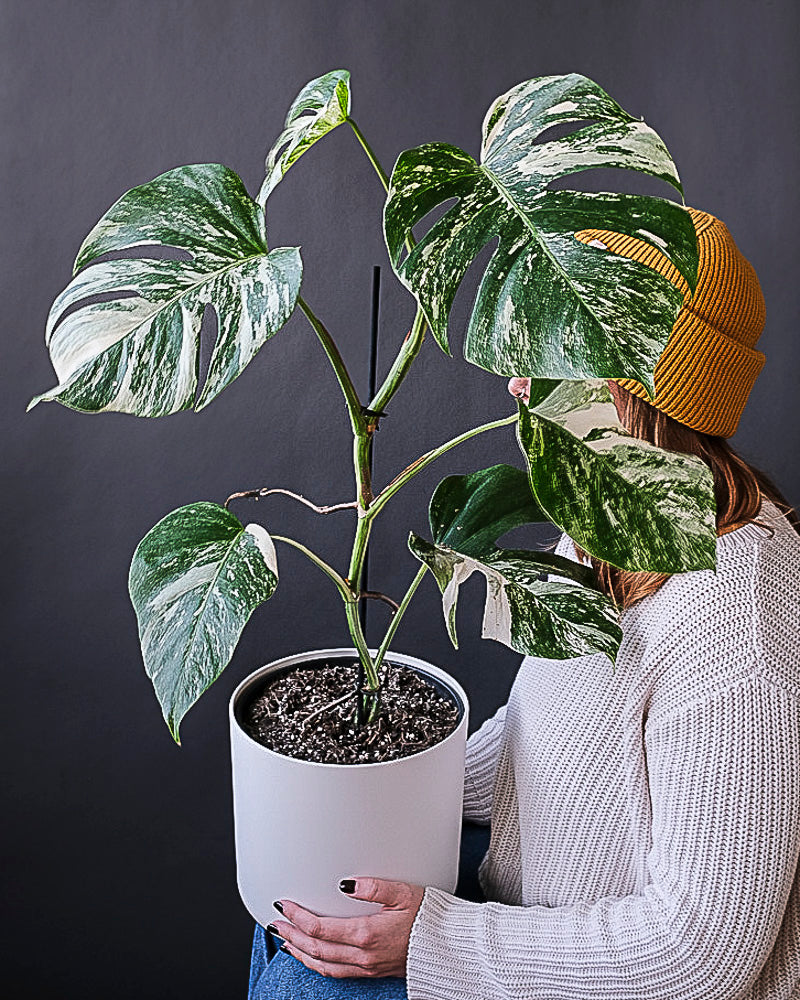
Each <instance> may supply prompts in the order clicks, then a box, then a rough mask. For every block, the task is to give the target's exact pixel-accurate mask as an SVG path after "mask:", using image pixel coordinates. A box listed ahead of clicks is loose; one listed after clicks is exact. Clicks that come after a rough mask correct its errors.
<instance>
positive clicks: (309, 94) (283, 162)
mask: <svg viewBox="0 0 800 1000" xmlns="http://www.w3.org/2000/svg"><path fill="white" fill-rule="evenodd" d="M349 114H350V74H349V73H348V71H347V70H346V69H335V70H332V71H331V72H330V73H326V74H325V75H324V76H320V77H317V79H316V80H311V81H310V82H309V83H307V84H306V85H305V87H303V89H302V90H301V91H300V93H299V94H298V95H297V97H296V98H295V99H294V101H293V103H292V106H291V107H290V108H289V111H288V113H287V115H286V122H285V128H284V130H283V132H281V134H280V135H279V136H278V138H277V139H276V140H275V143H274V144H273V146H272V149H270V151H269V153H268V154H267V175H266V177H265V178H264V183H263V184H262V185H261V190H260V191H259V193H258V203H259V205H261V206H262V207H265V206H266V204H267V198H269V196H270V194H271V193H272V191H273V190H274V189H275V187H276V185H277V184H278V182H279V181H280V180H281V178H282V177H283V175H284V174H285V173H286V171H287V170H288V169H289V167H291V165H292V164H293V163H296V162H297V160H299V159H300V157H301V156H302V155H303V153H305V151H306V150H307V149H309V148H310V147H311V146H313V145H314V143H315V142H316V141H317V140H318V139H321V138H322V137H323V136H324V135H327V134H328V132H330V131H331V130H332V129H335V128H336V127H337V126H338V125H341V124H342V123H343V122H344V121H346V120H347V116H348V115H349Z"/></svg>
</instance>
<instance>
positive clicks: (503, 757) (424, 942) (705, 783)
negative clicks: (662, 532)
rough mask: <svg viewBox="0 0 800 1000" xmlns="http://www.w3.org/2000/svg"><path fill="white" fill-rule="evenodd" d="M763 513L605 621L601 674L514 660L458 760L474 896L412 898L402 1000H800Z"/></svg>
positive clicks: (793, 754)
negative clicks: (484, 844)
mask: <svg viewBox="0 0 800 1000" xmlns="http://www.w3.org/2000/svg"><path fill="white" fill-rule="evenodd" d="M760 520H761V521H762V522H764V523H768V524H769V525H771V528H772V534H770V531H768V530H765V529H764V528H760V527H756V526H753V525H748V526H746V527H743V528H739V529H737V530H736V531H733V532H730V533H728V534H726V535H723V536H721V537H720V538H719V539H718V542H717V571H716V574H715V573H714V572H712V571H711V570H703V571H699V572H693V573H683V574H679V575H676V576H673V577H671V578H670V579H669V580H668V581H667V583H666V584H664V585H663V586H662V587H661V588H660V590H658V591H657V592H656V593H655V594H652V595H651V596H649V597H647V598H645V599H644V600H643V601H641V602H639V603H638V604H636V605H634V606H633V607H632V608H630V609H628V610H627V611H625V612H624V613H623V616H622V625H623V634H624V638H623V642H622V646H621V649H620V652H619V655H618V658H617V663H616V669H612V666H611V663H610V661H609V660H608V659H607V658H606V657H605V656H603V655H594V656H582V657H577V658H574V659H570V660H548V659H538V658H532V657H526V658H525V659H524V660H523V662H522V665H521V667H520V671H519V674H518V676H517V678H516V680H515V683H514V686H513V689H512V691H511V695H510V697H509V700H508V704H507V705H505V706H503V708H501V709H500V711H499V712H498V713H497V714H496V715H495V716H494V717H493V718H491V719H489V720H488V722H486V723H485V724H484V725H483V726H482V728H481V729H480V730H479V731H478V732H477V733H475V734H473V736H472V737H471V738H470V740H469V742H468V748H467V770H466V780H465V794H464V815H465V816H466V817H467V818H470V819H473V820H478V821H480V822H489V821H490V820H491V825H492V832H491V846H490V849H489V852H488V853H487V855H486V857H485V858H484V861H483V864H482V865H481V870H480V875H481V883H482V885H483V887H484V890H485V892H486V894H487V898H488V899H489V900H491V902H488V903H470V902H466V901H464V900H460V899H456V898H455V897H454V896H452V895H450V894H448V893H446V892H442V891H441V890H439V889H433V888H428V889H426V891H425V896H424V899H423V902H422V906H421V908H420V911H419V914H418V915H417V919H416V920H415V922H414V926H413V928H412V933H411V940H410V944H409V953H408V964H407V982H408V995H409V998H410V1000H456V998H458V1000H461V998H469V1000H478V998H480V1000H489V998H492V1000H495V998H506V997H507V998H512V997H513V998H514V1000H522V998H537V1000H538V998H548V1000H586V998H596V1000H604V998H608V1000H634V998H635V1000H744V998H747V1000H756V998H758V1000H762V998H769V1000H784V998H789V997H800V874H798V854H799V853H800V537H799V536H798V535H797V534H796V533H795V532H794V531H793V529H792V528H791V526H790V525H789V524H788V522H787V521H786V519H785V518H783V517H782V516H781V515H780V513H779V511H778V510H777V508H776V507H774V506H773V505H772V504H769V503H765V504H764V507H763V509H762V512H761V515H760ZM556 551H557V552H558V553H559V554H560V555H568V556H570V557H571V558H573V559H574V558H575V551H574V549H573V547H572V543H571V541H570V539H569V538H567V537H566V536H562V538H561V541H560V543H559V546H558V549H557V550H556Z"/></svg>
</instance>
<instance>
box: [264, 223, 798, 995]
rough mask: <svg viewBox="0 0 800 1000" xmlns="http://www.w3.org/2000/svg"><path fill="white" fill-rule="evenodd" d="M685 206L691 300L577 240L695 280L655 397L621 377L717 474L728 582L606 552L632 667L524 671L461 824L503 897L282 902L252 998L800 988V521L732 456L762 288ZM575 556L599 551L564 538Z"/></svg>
mask: <svg viewBox="0 0 800 1000" xmlns="http://www.w3.org/2000/svg"><path fill="white" fill-rule="evenodd" d="M690 211H691V214H692V218H693V220H694V223H695V229H696V231H697V236H698V244H699V250H700V268H699V280H698V287H697V290H696V292H695V295H694V296H693V297H692V298H691V302H690V301H689V296H688V290H687V289H686V287H685V284H684V283H683V280H682V279H681V278H680V276H679V275H678V274H677V272H675V270H674V268H673V267H672V265H671V264H670V263H669V261H667V260H666V258H664V257H663V256H662V255H661V254H659V253H658V251H655V250H653V249H652V248H649V247H647V246H645V245H644V244H642V243H640V242H638V241H636V240H633V239H631V238H629V237H624V236H620V235H619V234H614V233H609V232H605V231H587V232H584V233H580V234H578V238H579V239H581V240H583V241H584V242H591V243H592V244H593V245H596V246H597V245H599V246H601V247H603V248H607V249H609V250H611V251H612V252H615V253H618V254H622V255H623V256H628V257H632V258H634V259H637V260H640V261H643V262H644V263H646V264H649V265H650V266H652V267H655V268H657V269H658V270H660V271H661V272H662V273H663V274H665V275H666V276H667V277H668V278H670V280H671V281H673V283H674V284H676V285H677V286H678V287H680V288H682V290H683V291H684V294H685V302H684V307H683V309H682V310H681V313H680V315H679V317H678V320H677V322H676V324H675V327H674V328H673V331H672V333H671V335H670V338H669V342H668V344H667V347H666V349H665V350H664V352H663V354H662V356H661V358H660V359H659V363H658V365H657V367H656V370H655V384H656V397H655V399H654V401H653V404H650V403H648V402H646V401H645V399H644V396H645V391H644V389H643V388H642V387H641V386H640V385H639V384H638V383H636V382H631V381H630V380H619V381H618V382H617V381H614V382H610V383H609V384H610V386H611V388H612V394H613V396H614V399H615V402H616V405H617V410H618V413H619V416H620V420H621V421H622V423H623V424H625V425H626V426H627V427H628V429H629V430H630V431H631V432H632V433H633V434H634V435H636V436H638V437H641V438H643V439H645V440H648V441H651V442H653V443H655V444H657V445H660V446H662V447H666V448H669V449H672V450H677V451H685V452H691V453H693V454H696V455H699V456H700V457H701V458H703V459H704V460H705V461H706V462H707V464H708V465H709V466H710V467H711V469H712V470H713V473H714V481H715V492H716V498H717V533H718V540H717V569H716V572H712V571H710V570H705V571H700V572H693V573H683V574H677V575H674V576H665V575H657V574H651V573H627V572H623V571H621V570H618V569H616V568H614V567H611V566H608V565H607V564H602V563H599V562H597V561H596V560H591V561H592V562H593V563H594V565H595V566H596V568H597V569H598V572H599V577H600V580H601V584H602V586H603V588H604V589H605V590H606V592H607V593H609V594H610V595H612V596H613V597H614V598H615V599H616V600H617V602H618V604H619V605H620V606H621V608H622V625H623V636H624V637H623V642H622V646H621V648H620V651H619V655H618V658H617V662H616V667H615V669H614V670H613V671H612V670H611V668H610V665H609V661H608V659H607V658H606V657H604V656H603V655H600V654H598V655H593V656H582V657H576V658H574V659H571V660H568V661H563V660H562V661H556V660H545V659H538V658H532V657H526V658H525V660H524V661H523V663H522V665H521V667H520V671H519V674H518V676H517V678H516V680H515V682H514V686H513V689H512V692H511V695H510V698H509V701H508V704H507V705H505V706H503V708H501V709H500V711H499V712H498V713H497V714H496V715H495V716H494V717H493V718H492V719H490V720H488V721H487V722H486V723H485V724H484V725H483V726H482V727H481V729H480V730H479V731H478V732H477V733H475V734H474V735H473V736H472V737H471V738H470V740H469V743H468V750H467V770H466V777H465V794H464V814H465V816H466V817H467V818H469V819H473V820H477V821H478V822H483V823H489V822H491V844H490V848H489V851H488V853H487V854H486V857H485V858H484V860H483V862H482V864H481V869H480V875H481V884H482V886H483V888H484V891H485V893H486V897H487V900H489V901H488V902H483V903H475V902H468V901H466V900H460V899H457V898H455V897H454V896H452V895H450V894H448V893H446V892H442V891H441V890H438V889H434V888H427V889H423V887H421V886H414V885H407V884H405V883H395V882H386V881H382V880H378V879H372V878H354V879H352V880H347V882H346V883H343V884H342V887H341V888H342V890H343V891H345V892H349V893H351V894H352V895H353V896H355V897H357V898H359V899H372V900H377V901H378V902H382V903H383V904H384V907H383V909H382V910H381V911H380V912H378V913H376V914H374V915H371V916H369V917H366V918H351V919H341V918H339V919H321V918H317V917H314V916H313V915H312V914H309V913H308V912H307V911H305V910H303V909H302V908H301V907H299V906H297V905H296V904H294V903H293V902H291V901H289V900H283V901H278V905H279V910H280V912H281V914H282V918H281V917H278V915H277V914H276V920H275V922H274V924H273V925H271V926H270V931H271V932H274V934H275V935H276V936H279V937H280V938H283V939H284V940H285V945H284V949H285V950H284V952H283V953H282V954H280V953H279V954H278V956H277V957H276V958H275V959H274V960H273V962H272V963H270V965H269V966H266V965H265V955H264V942H263V932H261V935H262V936H261V937H259V933H258V932H257V935H256V944H255V947H254V957H253V967H252V973H253V975H252V977H251V997H252V998H253V1000H255V998H256V997H259V998H260V997H262V996H263V997H270V998H273V1000H279V998H281V997H284V996H285V997H289V996H294V997H302V996H308V997H371V998H379V997H386V998H398V997H405V996H406V995H407V996H408V997H409V998H411V1000H450V998H453V1000H455V998H481V1000H484V998H485V1000H489V998H512V997H513V998H520V997H526V998H527V997H531V998H532V997H548V998H559V1000H573V998H574V1000H579V998H593V1000H598V998H609V1000H611V998H613V1000H627V998H631V1000H633V998H634V997H635V998H647V1000H701V998H702V1000H737V998H748V1000H756V998H758V1000H762V998H769V1000H783V998H787V1000H788V998H789V997H792V996H797V995H798V990H800V875H798V855H799V854H800V538H798V531H799V530H800V528H798V519H797V516H796V515H795V514H794V512H793V511H792V510H791V508H790V507H789V505H788V504H787V503H786V501H785V500H784V499H783V497H782V496H781V495H780V494H779V493H778V491H777V489H776V488H775V487H774V486H773V484H772V483H771V482H770V481H769V480H768V479H767V478H766V477H765V476H763V475H762V474H761V473H759V472H757V471H756V470H754V469H751V468H750V467H749V466H747V465H746V463H744V462H743V461H742V460H741V459H739V458H738V457H737V456H736V455H735V453H734V452H733V451H732V449H731V448H730V446H729V445H728V444H727V443H726V441H725V438H726V437H729V436H730V435H731V434H733V432H734V431H735V429H736V425H737V423H738V420H739V416H740V414H741V411H742V408H743V406H744V403H745V401H746V399H747V395H748V393H749V391H750V389H751V387H752V384H753V382H754V380H755V378H756V376H757V374H758V372H759V371H760V369H761V367H762V365H763V362H764V357H763V355H762V354H760V353H759V352H758V351H756V350H755V349H754V345H755V342H756V340H757V338H758V336H759V335H760V333H761V330H762V328H763V324H764V306H763V299H762V297H761V292H760V288H759V286H758V281H757V279H756V277H755V274H754V272H753V270H752V268H751V267H750V265H749V264H748V263H747V261H746V260H745V259H744V257H742V255H741V254H740V253H739V251H738V250H737V248H736V246H735V244H734V242H733V240H732V239H731V237H730V234H729V233H728V230H727V229H726V227H725V226H724V224H723V223H721V222H719V220H717V219H714V218H713V217H712V216H709V215H707V214H705V213H702V212H697V211H695V210H690ZM527 384H528V383H527V380H525V379H512V380H511V382H510V384H509V389H510V390H511V391H512V392H513V393H514V394H515V395H523V396H524V395H525V392H526V389H527ZM556 551H557V552H558V553H559V554H560V555H565V556H569V557H570V558H576V557H577V558H579V559H580V558H588V557H586V556H585V554H584V553H582V552H580V551H579V550H576V549H575V547H574V546H573V544H572V542H571V540H570V539H569V538H568V537H567V536H562V537H561V540H560V542H559V545H558V548H557V550H556ZM326 977H332V978H326ZM375 977H391V978H375ZM401 977H405V979H404V978H401Z"/></svg>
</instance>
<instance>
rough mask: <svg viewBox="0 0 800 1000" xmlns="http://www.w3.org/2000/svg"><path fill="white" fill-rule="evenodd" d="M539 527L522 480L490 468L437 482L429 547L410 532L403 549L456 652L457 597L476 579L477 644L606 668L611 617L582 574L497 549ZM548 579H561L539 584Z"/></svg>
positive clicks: (613, 628) (548, 557) (502, 468)
mask: <svg viewBox="0 0 800 1000" xmlns="http://www.w3.org/2000/svg"><path fill="white" fill-rule="evenodd" d="M542 520H545V516H544V514H543V513H542V512H541V510H540V509H539V507H538V505H537V504H536V501H535V499H534V498H533V496H532V494H531V490H530V486H529V484H528V481H527V477H526V475H525V473H524V472H522V471H521V470H520V469H515V468H513V467H512V466H509V465H495V466H492V467H491V468H489V469H482V470H481V471H479V472H474V473H471V474H470V475H467V476H448V477H447V478H446V479H444V480H442V482H441V483H440V484H439V485H438V486H437V488H436V490H435V492H434V494H433V497H432V499H431V504H430V522H431V531H432V533H433V539H434V541H433V544H431V543H430V542H427V541H425V539H423V538H420V537H419V536H418V535H415V534H414V533H413V532H412V533H411V534H410V536H409V541H408V545H409V548H410V549H411V551H412V552H413V554H414V555H415V556H416V557H417V558H418V559H419V560H420V561H421V562H423V563H424V564H425V565H426V566H427V567H428V568H429V569H430V570H431V572H432V573H433V575H434V578H435V579H436V582H437V584H438V586H439V589H440V591H441V593H442V610H443V612H444V618H445V624H446V626H447V630H448V633H449V635H450V639H451V641H452V643H453V645H454V646H455V647H456V648H458V637H457V633H456V605H457V602H458V594H459V589H460V587H461V584H462V583H464V582H465V581H466V580H467V579H469V577H470V576H472V574H473V573H474V572H476V571H478V572H480V573H482V574H483V576H484V577H485V579H486V603H485V607H484V615H483V626H482V632H481V634H482V636H483V638H484V639H495V640H496V641H497V642H502V643H504V644H505V645H506V646H510V647H511V649H515V650H516V651H517V652H519V653H523V654H527V655H531V656H546V657H551V658H554V659H565V658H567V657H571V656H580V655H583V654H585V653H593V652H602V653H606V654H607V655H608V656H609V657H610V658H611V659H612V660H613V659H614V657H615V656H616V652H617V649H618V648H619V644H620V641H621V639H622V632H621V629H620V626H619V621H618V614H617V611H616V608H615V606H614V604H613V602H612V601H611V600H609V598H607V597H606V596H605V595H604V594H602V593H600V592H599V591H598V590H597V589H596V582H595V579H594V573H593V571H592V570H591V569H590V568H589V567H587V566H584V565H582V564H579V563H576V562H574V561H573V560H570V559H565V558H563V557H561V556H556V555H554V554H552V553H549V552H530V551H526V550H520V549H501V548H498V547H497V545H496V542H497V539H498V538H499V537H500V536H501V535H502V534H505V532H507V531H510V530H511V529H512V528H515V527H518V526H519V525H521V524H526V523H529V522H531V521H542ZM548 573H555V574H557V575H558V576H559V577H561V578H562V579H557V580H545V579H543V577H544V575H545V574H548Z"/></svg>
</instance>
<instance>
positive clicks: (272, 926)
mask: <svg viewBox="0 0 800 1000" xmlns="http://www.w3.org/2000/svg"><path fill="white" fill-rule="evenodd" d="M267 930H268V931H269V932H270V934H274V935H275V937H280V934H278V928H277V927H276V926H275V924H267Z"/></svg>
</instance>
